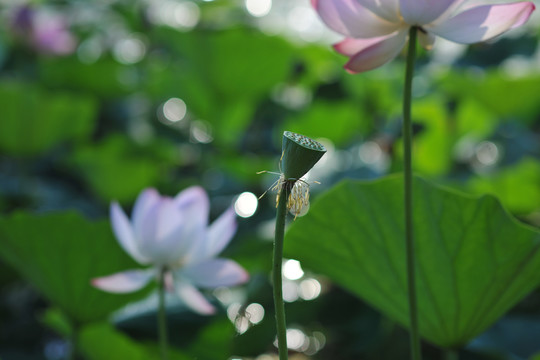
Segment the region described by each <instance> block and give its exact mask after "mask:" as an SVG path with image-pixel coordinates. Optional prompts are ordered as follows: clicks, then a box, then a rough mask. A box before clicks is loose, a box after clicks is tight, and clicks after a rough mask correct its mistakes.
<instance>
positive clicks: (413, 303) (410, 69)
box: [403, 26, 422, 360]
mask: <svg viewBox="0 0 540 360" xmlns="http://www.w3.org/2000/svg"><path fill="white" fill-rule="evenodd" d="M417 32H418V28H417V27H415V26H413V27H411V29H410V30H409V48H408V50H407V65H406V70H405V85H404V88H403V166H404V170H403V172H404V194H405V197H404V205H405V246H406V254H407V255H406V256H407V288H408V297H409V298H408V300H409V316H410V336H411V339H410V341H411V359H413V360H421V359H422V354H421V350H420V335H419V332H418V308H417V300H416V281H415V251H414V231H413V184H412V137H413V136H412V121H411V98H412V81H413V74H414V62H415V58H416V38H417Z"/></svg>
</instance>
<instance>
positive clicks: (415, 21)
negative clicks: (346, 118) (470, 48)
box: [311, 0, 535, 73]
mask: <svg viewBox="0 0 540 360" xmlns="http://www.w3.org/2000/svg"><path fill="white" fill-rule="evenodd" d="M465 2H466V0H311V3H312V5H313V7H314V8H315V10H316V11H317V12H318V14H319V16H320V17H321V19H322V20H323V21H324V23H325V24H326V25H328V27H330V28H331V29H332V30H334V31H336V32H338V33H340V34H342V35H345V36H346V37H347V38H346V39H345V40H343V41H342V42H340V43H338V44H335V45H334V48H335V49H336V50H337V51H338V52H339V53H341V54H343V55H346V56H349V57H350V60H349V62H348V63H347V64H346V65H345V69H347V71H349V72H351V73H359V72H363V71H368V70H372V69H375V68H377V67H379V66H381V65H383V64H385V63H387V62H388V61H390V60H392V59H393V58H395V57H396V56H397V55H398V54H399V53H400V51H401V49H402V48H403V47H404V46H405V43H406V42H407V38H408V31H409V28H411V27H412V26H417V27H418V28H419V30H420V31H419V41H420V43H421V44H422V45H423V46H424V47H425V48H428V49H429V48H430V47H431V46H432V45H433V43H434V42H435V36H440V37H442V38H445V39H447V40H450V41H454V42H457V43H461V44H471V43H476V42H481V41H486V40H489V39H491V38H493V37H495V36H498V35H500V34H502V33H504V32H505V31H507V30H509V29H512V28H515V27H518V26H520V25H523V24H524V23H525V22H526V21H527V20H528V19H529V16H530V15H531V13H532V11H533V10H534V9H535V6H534V4H533V3H532V2H516V3H510V4H499V5H481V6H476V7H468V8H463V6H462V5H463V4H464V3H465ZM458 8H461V11H457V10H458Z"/></svg>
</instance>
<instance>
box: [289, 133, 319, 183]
mask: <svg viewBox="0 0 540 360" xmlns="http://www.w3.org/2000/svg"><path fill="white" fill-rule="evenodd" d="M325 152H326V149H325V147H324V146H323V145H322V144H321V143H319V142H317V141H315V140H313V139H310V138H308V137H306V136H304V135H300V134H296V133H293V132H290V131H285V132H284V133H283V155H282V157H281V172H282V173H283V174H284V176H285V178H286V179H300V178H301V177H302V176H304V175H305V174H306V173H307V172H308V171H309V170H310V169H311V168H312V167H313V165H315V164H316V163H317V161H319V159H320V158H321V157H322V156H323V155H324V153H325Z"/></svg>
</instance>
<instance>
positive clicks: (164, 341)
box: [158, 267, 169, 360]
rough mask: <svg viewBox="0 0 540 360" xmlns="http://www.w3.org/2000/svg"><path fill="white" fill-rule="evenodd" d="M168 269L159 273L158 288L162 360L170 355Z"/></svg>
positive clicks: (163, 269) (163, 268)
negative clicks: (167, 298) (166, 297)
mask: <svg viewBox="0 0 540 360" xmlns="http://www.w3.org/2000/svg"><path fill="white" fill-rule="evenodd" d="M166 272H167V269H166V268H165V267H162V268H161V269H160V271H159V281H158V282H159V286H158V301H159V304H158V337H159V348H160V352H161V359H162V360H167V359H168V357H169V355H168V336H167V319H166V314H165V274H166Z"/></svg>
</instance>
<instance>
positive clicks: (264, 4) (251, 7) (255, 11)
mask: <svg viewBox="0 0 540 360" xmlns="http://www.w3.org/2000/svg"><path fill="white" fill-rule="evenodd" d="M271 9H272V0H246V10H247V11H248V13H249V14H250V15H252V16H255V17H263V16H266V15H268V13H270V10H271Z"/></svg>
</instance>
